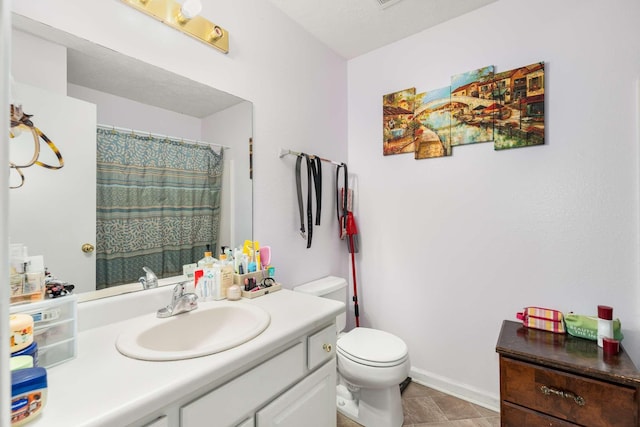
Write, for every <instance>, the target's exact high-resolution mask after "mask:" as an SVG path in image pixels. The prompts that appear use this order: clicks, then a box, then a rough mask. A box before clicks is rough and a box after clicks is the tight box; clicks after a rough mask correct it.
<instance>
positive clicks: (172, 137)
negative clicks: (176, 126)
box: [98, 124, 231, 150]
mask: <svg viewBox="0 0 640 427" xmlns="http://www.w3.org/2000/svg"><path fill="white" fill-rule="evenodd" d="M98 127H99V128H102V129H104V130H119V131H122V132H128V133H134V134H136V135H139V136H155V137H157V138H165V139H170V140H172V141H175V142H188V143H191V144H198V145H207V146H209V145H213V146H214V147H221V148H224V149H227V150H228V149H231V147H230V146H228V145H222V144H216V143H214V142H207V141H198V140H195V139H187V138H179V137H177V136H169V135H160V134H158V133H151V132H145V131H142V130H135V129H127V128H121V127H118V126H111V125H102V124H98Z"/></svg>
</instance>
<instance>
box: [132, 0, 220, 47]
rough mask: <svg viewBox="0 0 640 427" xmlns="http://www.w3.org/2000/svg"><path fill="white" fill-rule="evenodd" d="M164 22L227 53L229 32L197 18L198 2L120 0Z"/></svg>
mask: <svg viewBox="0 0 640 427" xmlns="http://www.w3.org/2000/svg"><path fill="white" fill-rule="evenodd" d="M122 1H123V2H124V3H126V4H128V5H129V6H131V7H134V8H136V9H138V10H139V11H141V12H144V13H146V14H147V15H150V16H152V17H154V18H155V19H157V20H159V21H161V22H164V23H165V24H167V25H168V26H170V27H173V28H175V29H176V30H178V31H182V32H183V33H185V34H187V35H189V36H191V37H193V38H196V39H198V40H200V41H201V42H203V43H205V44H207V45H209V46H212V47H214V48H216V49H218V50H220V51H222V52H224V53H229V32H228V31H226V30H225V29H223V28H222V27H220V26H219V25H215V24H214V23H212V22H210V21H209V20H207V19H206V18H203V17H202V16H199V13H200V11H201V10H202V3H201V2H200V0H184V1H183V2H178V1H176V0H122Z"/></svg>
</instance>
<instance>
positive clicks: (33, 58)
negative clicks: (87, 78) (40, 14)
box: [11, 31, 67, 102]
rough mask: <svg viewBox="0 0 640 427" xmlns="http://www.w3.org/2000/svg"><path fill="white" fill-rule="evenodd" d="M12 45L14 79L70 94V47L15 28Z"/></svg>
mask: <svg viewBox="0 0 640 427" xmlns="http://www.w3.org/2000/svg"><path fill="white" fill-rule="evenodd" d="M11 45H12V46H11V54H12V55H11V74H12V75H13V77H14V80H15V81H17V82H18V83H28V84H30V85H32V86H36V87H39V88H42V89H46V90H49V91H51V92H55V93H59V94H61V95H66V94H67V48H65V47H64V46H60V45H59V44H56V43H52V42H50V41H47V40H42V39H41V38H39V37H35V36H32V35H31V34H27V33H23V32H22V31H13V33H12V35H11ZM34 63H36V64H37V65H36V66H34ZM15 96H18V98H17V99H15ZM14 102H20V99H19V94H14Z"/></svg>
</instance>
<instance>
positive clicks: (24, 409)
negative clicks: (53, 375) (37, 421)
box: [11, 368, 47, 427]
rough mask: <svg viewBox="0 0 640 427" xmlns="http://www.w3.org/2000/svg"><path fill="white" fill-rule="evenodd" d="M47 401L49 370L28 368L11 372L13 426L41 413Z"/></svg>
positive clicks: (19, 424)
mask: <svg viewBox="0 0 640 427" xmlns="http://www.w3.org/2000/svg"><path fill="white" fill-rule="evenodd" d="M46 401H47V370H46V369H44V368H27V369H20V370H18V371H13V372H11V426H13V427H17V426H21V425H23V424H26V423H28V422H30V421H31V420H33V419H34V418H35V417H37V416H38V415H40V413H41V412H42V408H44V405H45V404H46Z"/></svg>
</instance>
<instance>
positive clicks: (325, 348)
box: [322, 344, 331, 353]
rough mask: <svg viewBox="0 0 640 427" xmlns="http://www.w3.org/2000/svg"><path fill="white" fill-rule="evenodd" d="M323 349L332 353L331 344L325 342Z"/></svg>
mask: <svg viewBox="0 0 640 427" xmlns="http://www.w3.org/2000/svg"><path fill="white" fill-rule="evenodd" d="M322 349H323V350H324V351H326V352H327V353H331V344H323V345H322Z"/></svg>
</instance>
